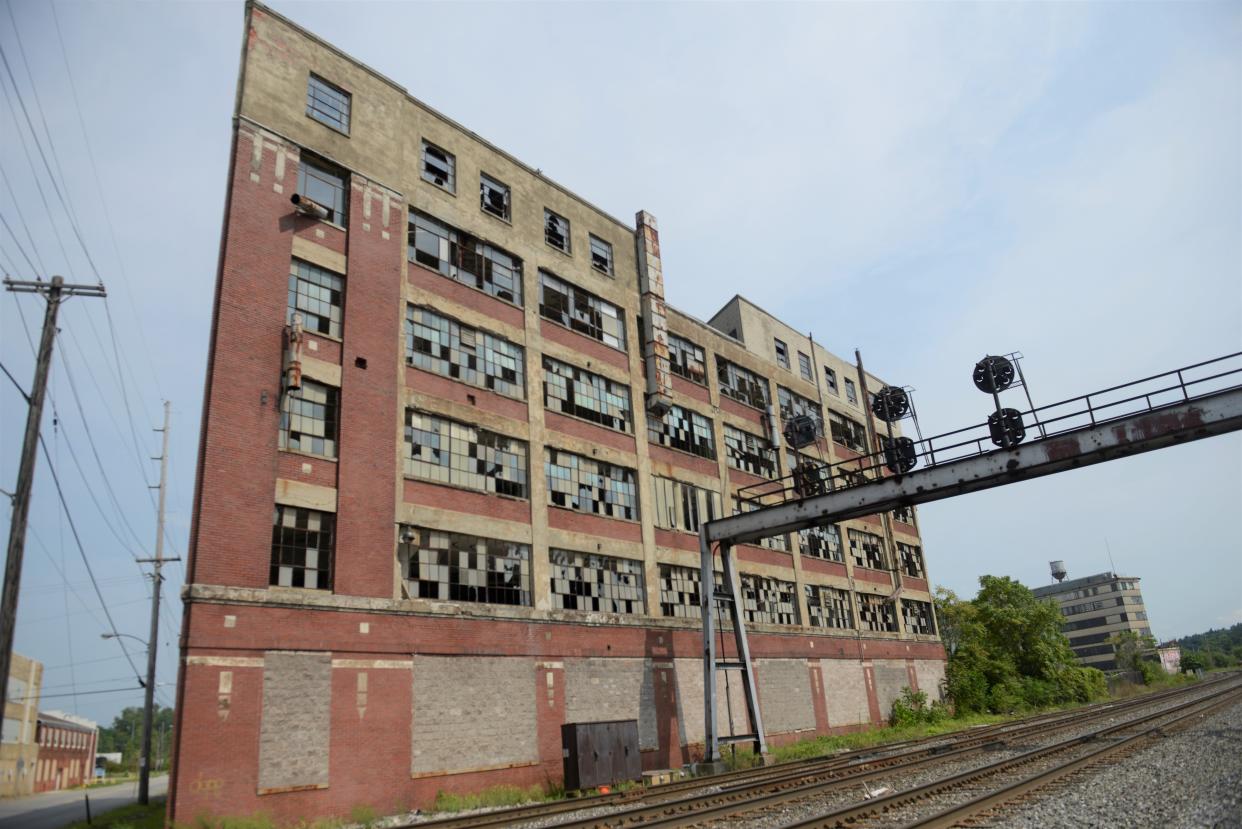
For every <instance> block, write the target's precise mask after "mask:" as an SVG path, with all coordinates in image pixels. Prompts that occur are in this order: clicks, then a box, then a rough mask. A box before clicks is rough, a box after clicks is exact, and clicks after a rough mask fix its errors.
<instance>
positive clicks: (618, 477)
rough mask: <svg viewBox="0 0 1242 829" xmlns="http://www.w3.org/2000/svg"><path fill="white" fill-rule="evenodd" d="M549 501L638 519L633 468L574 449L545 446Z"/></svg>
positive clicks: (619, 516) (597, 513)
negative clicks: (593, 457) (586, 456)
mask: <svg viewBox="0 0 1242 829" xmlns="http://www.w3.org/2000/svg"><path fill="white" fill-rule="evenodd" d="M543 468H544V473H545V474H546V475H547V480H548V501H549V502H550V503H551V504H552V505H553V506H557V507H567V508H569V509H572V510H577V511H578V512H590V513H594V514H596V515H604V516H608V517H610V518H626V519H629V520H631V521H636V520H637V519H638V489H637V487H636V485H635V480H634V470H633V469H626V468H625V467H623V466H614V465H612V464H610V463H605V462H603V461H597V460H593V459H592V458H584V457H582V456H581V455H575V454H573V453H572V452H565V451H563V450H561V449H553V448H552V447H550V446H549V447H547V448H545V449H544V462H543Z"/></svg>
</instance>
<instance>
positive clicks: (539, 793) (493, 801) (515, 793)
mask: <svg viewBox="0 0 1242 829" xmlns="http://www.w3.org/2000/svg"><path fill="white" fill-rule="evenodd" d="M563 796H564V791H563V790H562V791H560V792H557V791H548V790H547V789H545V788H544V787H543V786H539V785H534V786H528V787H526V788H525V789H523V788H521V787H519V786H492V787H491V788H489V789H483V790H482V791H478V792H471V793H469V794H457V793H456V792H446V791H439V792H436V802H435V804H434V805H433V806H432V810H433V811H436V812H465V811H469V810H471V809H491V808H496V807H500V806H517V805H519V804H522V803H541V802H543V801H545V800H558V799H559V798H560V797H563Z"/></svg>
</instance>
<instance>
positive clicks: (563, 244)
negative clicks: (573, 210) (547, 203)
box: [543, 207, 569, 253]
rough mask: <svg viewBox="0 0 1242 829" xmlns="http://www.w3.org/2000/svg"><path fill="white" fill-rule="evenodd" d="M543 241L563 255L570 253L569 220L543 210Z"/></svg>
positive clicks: (545, 209) (546, 209)
mask: <svg viewBox="0 0 1242 829" xmlns="http://www.w3.org/2000/svg"><path fill="white" fill-rule="evenodd" d="M543 240H544V241H545V242H547V243H548V244H549V245H551V246H552V247H554V248H556V249H557V250H559V251H561V252H562V253H569V219H566V218H565V217H564V216H561V215H559V214H557V213H553V212H552V211H551V210H549V209H548V208H546V207H545V208H544V209H543Z"/></svg>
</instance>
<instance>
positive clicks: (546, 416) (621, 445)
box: [543, 410, 637, 466]
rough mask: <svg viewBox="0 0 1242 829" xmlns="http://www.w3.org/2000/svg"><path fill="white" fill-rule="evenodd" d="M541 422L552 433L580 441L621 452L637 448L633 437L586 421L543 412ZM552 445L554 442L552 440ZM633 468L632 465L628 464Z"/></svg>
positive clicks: (547, 411) (632, 450)
mask: <svg viewBox="0 0 1242 829" xmlns="http://www.w3.org/2000/svg"><path fill="white" fill-rule="evenodd" d="M543 422H544V425H545V426H547V428H548V429H551V430H552V431H554V432H560V433H561V434H565V435H572V436H573V437H576V438H579V439H581V440H586V441H590V442H592V443H599V444H602V445H604V446H611V447H612V448H613V449H619V450H621V451H622V452H631V453H633V452H636V451H637V448H636V447H635V444H634V436H633V435H626V434H622V433H621V432H618V431H616V430H615V429H606V428H604V427H603V426H598V425H596V424H594V423H591V422H590V421H587V420H578V419H577V418H573V417H566V416H565V415H563V414H560V413H559V412H554V411H551V410H544V413H543ZM551 442H552V443H555V442H556V439H555V438H552V441H551ZM630 465H631V466H633V464H632V463H631V464H630Z"/></svg>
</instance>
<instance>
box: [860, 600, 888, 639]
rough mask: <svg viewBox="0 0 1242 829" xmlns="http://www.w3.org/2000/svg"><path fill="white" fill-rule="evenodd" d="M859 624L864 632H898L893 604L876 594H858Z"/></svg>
mask: <svg viewBox="0 0 1242 829" xmlns="http://www.w3.org/2000/svg"><path fill="white" fill-rule="evenodd" d="M858 623H859V626H860V627H861V628H862V629H863V630H877V631H878V630H886V631H890V632H893V633H896V631H897V612H896V610H894V608H893V602H892V601H891V600H889V599H886V598H884V597H883V596H877V595H875V594H874V593H859V594H858Z"/></svg>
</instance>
